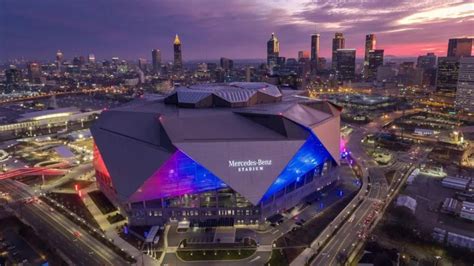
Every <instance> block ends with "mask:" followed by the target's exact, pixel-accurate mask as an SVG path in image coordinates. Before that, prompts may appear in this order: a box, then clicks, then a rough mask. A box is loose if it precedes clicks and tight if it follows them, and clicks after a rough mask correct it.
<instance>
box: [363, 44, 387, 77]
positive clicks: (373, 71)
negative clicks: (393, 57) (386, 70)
mask: <svg viewBox="0 0 474 266" xmlns="http://www.w3.org/2000/svg"><path fill="white" fill-rule="evenodd" d="M383 53H384V50H382V49H376V50H370V51H369V58H368V60H369V65H368V66H367V77H366V79H367V80H370V81H373V80H375V79H376V78H377V69H378V68H379V67H381V66H383Z"/></svg>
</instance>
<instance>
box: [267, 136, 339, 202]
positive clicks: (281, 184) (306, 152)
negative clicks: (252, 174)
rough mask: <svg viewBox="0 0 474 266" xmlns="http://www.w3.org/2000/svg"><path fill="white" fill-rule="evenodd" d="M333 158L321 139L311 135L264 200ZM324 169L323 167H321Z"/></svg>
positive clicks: (269, 189)
mask: <svg viewBox="0 0 474 266" xmlns="http://www.w3.org/2000/svg"><path fill="white" fill-rule="evenodd" d="M330 158H332V157H331V155H330V154H329V152H328V151H327V150H326V149H325V148H324V146H323V145H322V143H321V142H320V141H319V139H318V138H317V137H316V136H315V135H314V134H313V133H310V136H309V137H308V139H307V140H306V142H305V143H304V144H303V146H301V148H300V149H299V150H298V152H296V154H295V156H293V158H292V159H291V160H290V162H289V163H288V164H287V166H286V167H285V169H283V171H282V172H281V173H280V175H279V176H278V177H277V179H276V180H275V182H274V183H273V184H272V185H271V186H270V188H268V190H267V192H266V193H265V195H264V196H263V197H262V199H261V201H262V200H266V199H268V198H269V197H271V196H272V195H273V194H274V193H276V192H277V191H280V190H281V189H284V188H285V186H287V185H288V184H290V183H292V182H294V181H297V182H299V178H301V177H303V176H304V175H305V174H307V173H308V172H310V171H311V170H313V169H315V168H317V167H318V166H322V164H324V162H325V161H326V160H328V159H330ZM320 168H322V167H320Z"/></svg>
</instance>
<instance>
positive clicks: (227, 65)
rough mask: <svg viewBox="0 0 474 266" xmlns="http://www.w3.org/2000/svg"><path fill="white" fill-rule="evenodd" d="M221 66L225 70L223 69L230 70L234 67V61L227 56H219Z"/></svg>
mask: <svg viewBox="0 0 474 266" xmlns="http://www.w3.org/2000/svg"><path fill="white" fill-rule="evenodd" d="M220 61H221V67H222V68H223V69H224V70H225V71H229V70H232V69H233V68H234V61H233V60H231V59H229V58H225V57H221V60H220Z"/></svg>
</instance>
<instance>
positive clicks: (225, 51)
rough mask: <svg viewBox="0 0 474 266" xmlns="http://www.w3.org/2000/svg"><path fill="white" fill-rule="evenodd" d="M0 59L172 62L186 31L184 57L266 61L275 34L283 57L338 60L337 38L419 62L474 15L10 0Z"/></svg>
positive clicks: (378, 4) (397, 7)
mask: <svg viewBox="0 0 474 266" xmlns="http://www.w3.org/2000/svg"><path fill="white" fill-rule="evenodd" d="M2 5H3V6H2V7H1V8H0V59H7V58H18V57H22V56H24V57H26V58H38V59H52V58H53V57H54V54H55V51H56V50H58V49H61V50H63V51H64V53H65V55H66V57H72V56H74V55H79V54H88V53H95V54H96V56H97V57H98V58H110V57H111V56H120V57H122V58H129V59H136V58H138V57H145V58H147V57H149V56H150V51H151V49H153V48H159V49H161V50H162V52H163V56H164V58H167V59H171V55H172V46H171V44H172V41H173V38H174V34H176V33H178V34H179V35H180V38H181V40H182V41H183V53H184V59H185V60H189V59H215V58H219V57H221V56H226V57H231V58H264V57H265V43H266V41H267V40H268V38H269V36H270V34H271V32H275V33H276V34H277V36H278V38H279V40H280V45H281V51H282V54H283V55H284V56H287V57H296V54H297V51H298V50H309V45H310V44H309V38H310V34H311V33H314V32H318V33H320V34H321V52H322V54H323V55H325V56H329V55H330V42H331V39H332V37H333V35H334V32H335V31H343V32H344V34H345V36H346V45H347V47H351V48H358V56H362V54H361V52H362V50H361V48H362V46H363V43H364V36H365V34H367V33H376V34H377V35H378V45H379V47H381V48H385V49H386V54H395V55H403V56H407V55H412V56H414V55H418V54H420V53H424V52H425V50H423V49H424V48H423V47H435V48H433V49H434V50H436V51H441V50H446V45H447V39H448V38H450V37H457V36H463V35H466V34H470V33H471V32H472V29H471V27H472V22H473V21H474V8H473V5H474V4H473V3H472V2H471V1H460V0H417V1H412V0H401V1H393V0H255V1H248V0H226V1H221V0H133V1H129V0H114V1H106V0H81V1H59V0H43V1H37V0H22V1H15V0H3V4H2Z"/></svg>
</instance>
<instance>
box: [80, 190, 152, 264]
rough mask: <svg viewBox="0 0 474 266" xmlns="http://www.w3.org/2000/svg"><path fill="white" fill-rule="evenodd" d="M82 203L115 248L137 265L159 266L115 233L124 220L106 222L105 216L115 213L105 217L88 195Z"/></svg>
mask: <svg viewBox="0 0 474 266" xmlns="http://www.w3.org/2000/svg"><path fill="white" fill-rule="evenodd" d="M83 201H84V204H85V205H86V207H87V209H89V211H90V212H91V213H92V215H93V216H94V218H95V220H96V221H97V223H98V224H99V226H100V229H102V230H103V231H104V232H105V235H106V236H107V238H109V239H112V241H113V243H114V244H115V245H116V246H117V247H119V248H121V249H123V250H124V251H126V252H127V253H128V254H130V255H132V256H133V257H135V259H136V260H137V265H160V263H159V262H158V261H157V260H154V259H153V258H151V257H149V256H147V255H144V254H143V253H142V251H140V250H138V249H137V248H136V247H134V246H132V245H131V244H130V243H128V242H127V241H125V240H124V239H123V238H121V237H120V236H119V234H118V233H117V231H116V227H118V226H121V225H123V224H124V223H126V220H125V221H122V222H119V223H115V224H113V225H111V224H110V223H109V221H108V220H107V215H114V214H115V213H116V212H113V213H109V214H107V215H104V214H102V212H101V211H100V210H99V208H98V207H97V205H95V203H94V201H93V200H92V199H91V198H90V196H89V194H88V193H85V195H84V196H83Z"/></svg>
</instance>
